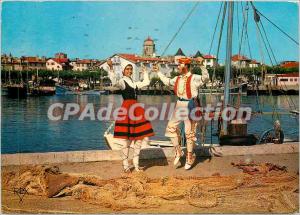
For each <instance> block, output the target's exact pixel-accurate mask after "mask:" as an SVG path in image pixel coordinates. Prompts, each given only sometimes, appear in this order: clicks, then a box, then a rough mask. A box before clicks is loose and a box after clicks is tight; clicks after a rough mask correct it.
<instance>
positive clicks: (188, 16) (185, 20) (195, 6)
mask: <svg viewBox="0 0 300 215" xmlns="http://www.w3.org/2000/svg"><path fill="white" fill-rule="evenodd" d="M198 4H199V2H196V3H195V5H194V7H193V8H192V9H191V11H190V12H189V13H188V15H187V16H186V18H185V19H184V21H183V22H182V24H181V25H180V27H179V28H178V30H177V32H176V33H175V34H174V35H173V37H172V39H171V40H170V42H169V43H168V45H167V47H166V48H165V49H164V51H163V52H162V54H161V56H164V54H165V52H166V51H167V49H168V48H169V47H170V45H171V44H172V42H173V41H174V40H175V38H176V36H177V35H178V34H179V32H180V31H181V29H182V28H183V26H184V25H185V23H186V22H187V20H188V19H189V18H190V17H191V15H192V14H193V12H194V11H195V9H196V8H197V6H198Z"/></svg>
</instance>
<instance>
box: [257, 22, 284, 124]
mask: <svg viewBox="0 0 300 215" xmlns="http://www.w3.org/2000/svg"><path fill="white" fill-rule="evenodd" d="M255 26H256V38H257V41H258V45H259V51H260V55H261V60H262V75H261V78H262V79H263V78H264V75H263V73H264V72H265V71H264V64H265V60H264V54H263V49H262V46H261V40H260V37H259V32H258V31H259V30H258V25H257V23H256V25H255ZM270 95H271V100H272V109H273V114H272V118H273V119H274V115H275V113H276V107H275V102H274V98H273V95H272V89H271V91H270ZM277 119H279V116H278V114H277Z"/></svg>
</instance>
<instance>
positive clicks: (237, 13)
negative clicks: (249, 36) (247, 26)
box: [236, 2, 240, 38]
mask: <svg viewBox="0 0 300 215" xmlns="http://www.w3.org/2000/svg"><path fill="white" fill-rule="evenodd" d="M236 16H237V19H236V21H237V27H238V28H237V30H238V38H239V37H240V19H239V3H238V2H236Z"/></svg>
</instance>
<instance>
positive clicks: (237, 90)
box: [199, 83, 248, 95]
mask: <svg viewBox="0 0 300 215" xmlns="http://www.w3.org/2000/svg"><path fill="white" fill-rule="evenodd" d="M247 88H248V84H247V83H241V84H238V85H236V86H233V87H230V94H241V95H247ZM199 93H201V94H224V87H211V88H209V87H207V88H201V89H199Z"/></svg>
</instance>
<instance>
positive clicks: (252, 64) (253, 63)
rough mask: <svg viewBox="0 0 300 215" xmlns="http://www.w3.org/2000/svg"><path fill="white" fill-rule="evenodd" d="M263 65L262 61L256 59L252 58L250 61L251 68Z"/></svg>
mask: <svg viewBox="0 0 300 215" xmlns="http://www.w3.org/2000/svg"><path fill="white" fill-rule="evenodd" d="M260 65H261V63H260V62H257V61H256V60H251V61H250V62H249V67H250V68H257V67H259V66H260Z"/></svg>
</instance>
